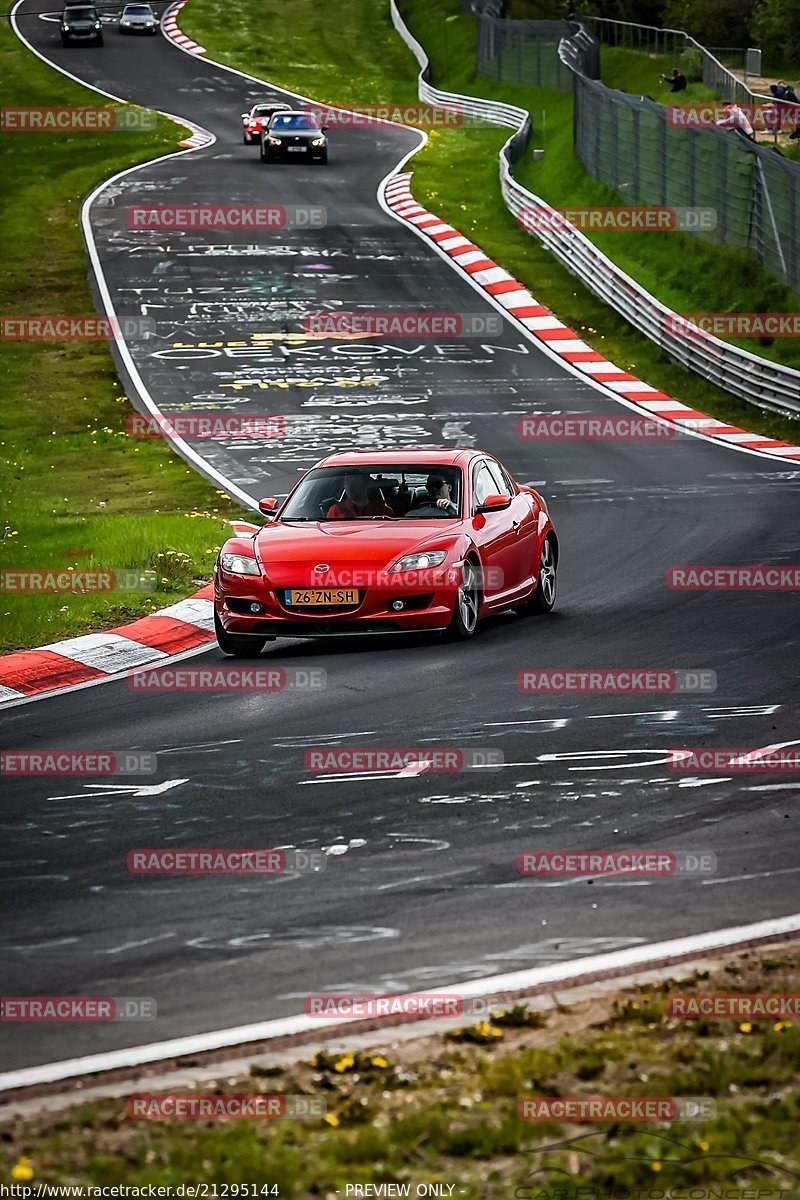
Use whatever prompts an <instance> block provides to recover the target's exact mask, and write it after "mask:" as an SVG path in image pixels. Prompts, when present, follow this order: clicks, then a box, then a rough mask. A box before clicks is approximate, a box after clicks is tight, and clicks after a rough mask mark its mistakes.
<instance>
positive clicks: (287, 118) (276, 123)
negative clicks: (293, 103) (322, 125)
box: [270, 113, 319, 132]
mask: <svg viewBox="0 0 800 1200" xmlns="http://www.w3.org/2000/svg"><path fill="white" fill-rule="evenodd" d="M273 129H274V130H277V131H278V132H280V131H281V130H283V129H319V125H318V124H317V119H316V117H311V116H306V114H305V113H282V114H279V115H278V116H277V117H273V119H272V123H271V124H270V130H273Z"/></svg>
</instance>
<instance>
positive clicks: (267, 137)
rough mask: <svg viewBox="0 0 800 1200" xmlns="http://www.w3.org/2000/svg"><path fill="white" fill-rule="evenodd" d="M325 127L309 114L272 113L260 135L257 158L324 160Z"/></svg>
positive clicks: (326, 157) (326, 143)
mask: <svg viewBox="0 0 800 1200" xmlns="http://www.w3.org/2000/svg"><path fill="white" fill-rule="evenodd" d="M325 128H326V127H325V126H324V125H320V123H319V121H318V120H317V118H316V117H315V115H314V114H313V113H308V112H293V111H290V112H281V113H276V114H275V116H274V117H273V118H272V120H271V121H270V123H269V127H268V128H267V129H265V130H264V131H263V133H262V134H261V161H262V162H265V163H270V162H291V161H292V160H293V159H299V160H300V161H303V160H309V159H310V160H311V161H312V162H319V163H326V162H327V161H328V139H327V138H326V136H325Z"/></svg>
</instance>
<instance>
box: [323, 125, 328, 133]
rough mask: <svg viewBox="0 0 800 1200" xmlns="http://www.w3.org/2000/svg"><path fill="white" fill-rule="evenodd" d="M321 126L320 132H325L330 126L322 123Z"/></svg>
mask: <svg viewBox="0 0 800 1200" xmlns="http://www.w3.org/2000/svg"><path fill="white" fill-rule="evenodd" d="M321 128H322V132H323V133H327V132H328V130H329V128H330V126H329V125H323V126H322V127H321Z"/></svg>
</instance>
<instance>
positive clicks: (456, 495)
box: [214, 447, 559, 656]
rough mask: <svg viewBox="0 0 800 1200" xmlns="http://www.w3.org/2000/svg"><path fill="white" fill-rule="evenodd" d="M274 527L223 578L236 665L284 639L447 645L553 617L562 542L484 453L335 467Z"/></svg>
mask: <svg viewBox="0 0 800 1200" xmlns="http://www.w3.org/2000/svg"><path fill="white" fill-rule="evenodd" d="M259 507H260V509H261V511H262V513H264V515H265V516H266V517H267V518H268V520H267V523H266V525H264V526H263V528H261V529H259V528H258V527H256V526H250V525H247V524H245V525H241V524H240V523H237V535H236V536H235V537H232V538H230V539H229V540H228V541H227V542H226V543H225V545H224V546H223V547H222V549H221V551H220V553H219V556H218V558H217V562H216V565H215V568H214V627H215V632H216V635H217V641H218V643H219V646H220V649H221V650H222V651H223V652H224V653H226V654H232V655H236V656H251V655H257V654H259V653H260V652H261V650H262V649H263V647H264V644H265V642H267V641H272V640H274V638H276V637H287V638H298V637H300V638H308V637H331V636H341V635H351V636H353V635H364V634H373V633H384V634H397V633H422V632H426V631H441V632H444V633H448V634H449V635H450V636H452V637H453V638H456V639H466V638H471V637H472V636H473V635H474V634H475V632H476V630H477V628H478V622H479V621H480V619H481V618H482V617H485V616H488V615H489V614H490V613H493V612H501V611H502V610H503V609H507V608H515V609H528V610H529V611H533V612H550V610H551V609H552V608H553V605H554V604H555V598H556V570H557V567H558V554H559V550H558V539H557V537H556V532H555V529H554V528H553V523H552V521H551V520H550V515H549V513H548V510H547V505H546V504H545V501H544V500H543V499H542V497H541V496H540V495H539V493H538V492H536V491H534V489H533V488H531V487H525V486H522V485H521V484H518V483H517V482H516V481H515V480H514V479H513V478H512V477H511V475H509V473H508V471H506V469H505V468H504V467H503V466H502V464H501V463H499V462H498V460H497V459H496V458H494V457H493V455H491V454H487V453H485V452H484V451H482V450H474V449H468V450H465V449H453V448H452V447H449V448H447V449H441V448H440V449H431V448H426V449H424V450H391V451H387V450H383V451H374V450H364V451H348V452H345V453H340V454H331V455H329V456H328V457H327V458H324V459H322V461H321V462H319V463H317V465H316V466H315V467H312V468H311V470H310V471H308V472H307V473H306V474H305V475H304V476H303V477H302V479H300V481H299V482H298V483H297V484H296V486H295V488H294V490H293V491H292V492H291V493H290V494H289V496H288V497H287V498H286V499H285V500H284V501H283V502H282V503H280V502H279V501H278V500H276V499H274V498H270V499H267V500H262V501H261V503H260V505H259Z"/></svg>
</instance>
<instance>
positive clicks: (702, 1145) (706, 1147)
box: [697, 1142, 711, 1154]
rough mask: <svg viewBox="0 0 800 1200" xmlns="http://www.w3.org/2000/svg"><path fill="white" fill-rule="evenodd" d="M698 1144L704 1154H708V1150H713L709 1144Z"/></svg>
mask: <svg viewBox="0 0 800 1200" xmlns="http://www.w3.org/2000/svg"><path fill="white" fill-rule="evenodd" d="M697 1144H698V1146H699V1147H700V1149H701V1150H702V1151H703V1153H704V1154H705V1153H706V1151H707V1150H710V1149H711V1146H710V1145H709V1143H708V1142H698V1143H697Z"/></svg>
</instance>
